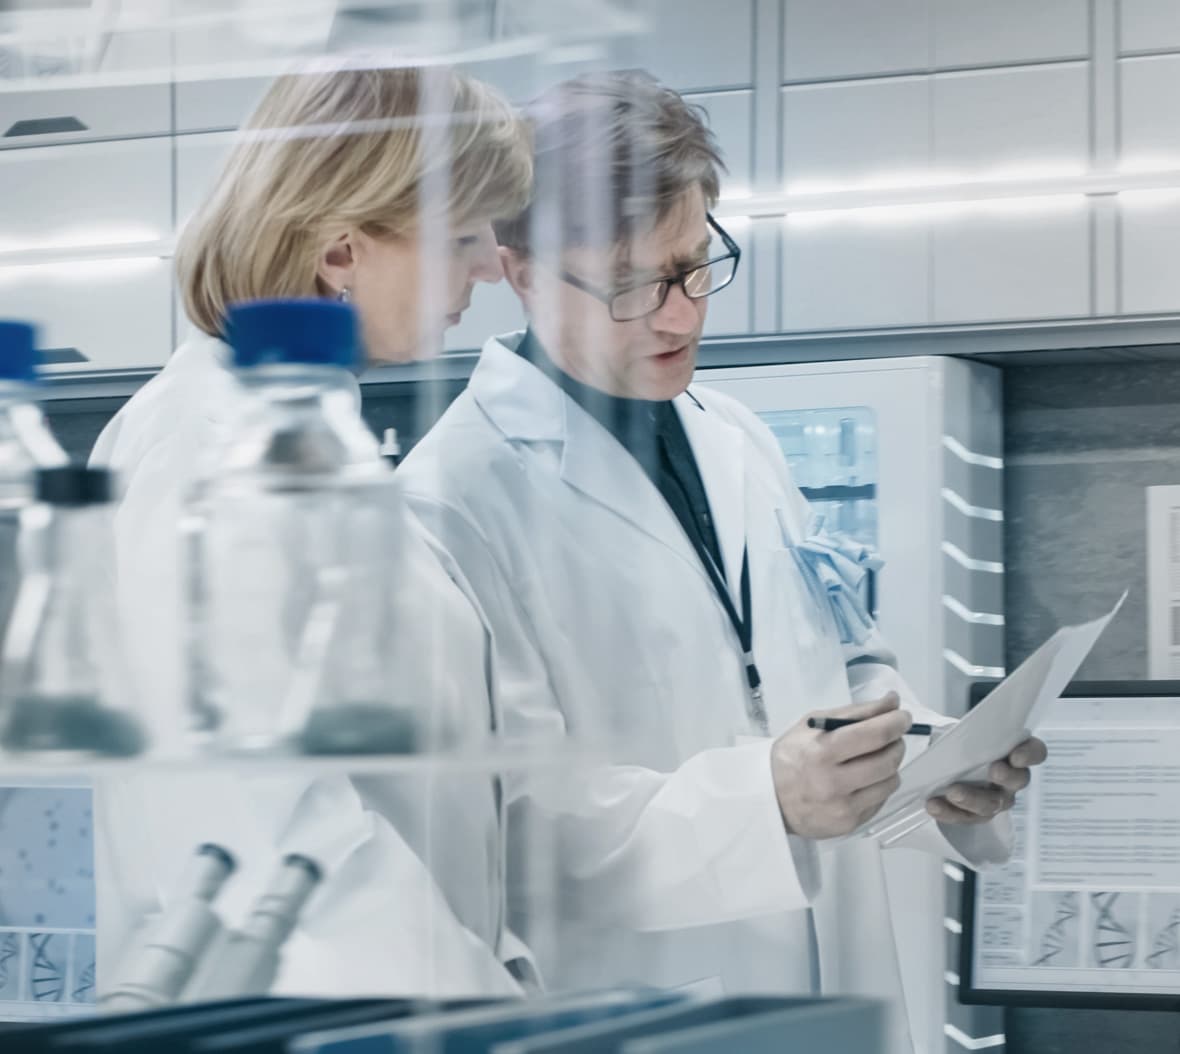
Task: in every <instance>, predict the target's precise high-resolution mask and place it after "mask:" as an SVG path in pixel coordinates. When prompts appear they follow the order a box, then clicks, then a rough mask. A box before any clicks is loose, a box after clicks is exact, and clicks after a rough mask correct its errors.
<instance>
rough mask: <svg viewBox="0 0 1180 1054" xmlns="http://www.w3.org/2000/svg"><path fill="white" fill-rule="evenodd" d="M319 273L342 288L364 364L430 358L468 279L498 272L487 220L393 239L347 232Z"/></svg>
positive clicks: (493, 277)
mask: <svg viewBox="0 0 1180 1054" xmlns="http://www.w3.org/2000/svg"><path fill="white" fill-rule="evenodd" d="M320 273H321V275H322V277H323V278H324V279H325V281H326V282H327V283H328V285H329V286H330V287H331V288H333V289H337V290H339V289H347V290H348V293H349V299H350V300H351V302H352V304H353V306H354V307H355V308H356V311H357V314H358V316H359V319H360V325H361V338H362V340H363V343H364V349H365V358H366V360H367V363H368V365H371V366H378V365H382V364H386V363H399V362H412V361H414V360H415V359H421V358H430V357H431V356H434V355H437V354H438V353H439V352H440V351H441V350H442V342H443V333H444V332H445V331H446V330H447V329H448V328H449V327H451V326H454V325H457V324H458V322H459V319H460V317H461V316H462V314H463V312H464V311H466V310H467V307H468V305H469V304H470V303H471V291H472V289H474V287H475V283H476V282H498V281H499V280H500V279H501V278H502V277H503V271H502V270H501V268H500V257H499V253H498V251H497V248H496V238H495V235H494V234H493V233H492V225H491V223H490V222H487V221H485V222H483V223H476V224H471V225H469V226H467V227H461V228H451V229H447V230H445V231H443V232H438V233H436V231H435V230H428V231H425V232H423V231H419V232H418V233H415V234H413V235H408V236H406V237H403V238H398V239H386V238H374V237H371V236H369V235H367V234H364V233H361V232H354V233H351V234H349V235H346V236H345V237H344V238H342V239H341V240H339V241H337V242H336V243H334V244H333V246H332V247H331V248H329V250H328V252H327V253H326V255H325V259H324V264H323V266H322V267H321V271H320Z"/></svg>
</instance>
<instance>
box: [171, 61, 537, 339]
mask: <svg viewBox="0 0 1180 1054" xmlns="http://www.w3.org/2000/svg"><path fill="white" fill-rule="evenodd" d="M350 61H351V62H352V63H353V64H351V65H349V64H341V63H337V64H328V65H327V66H326V68H322V67H321V68H318V69H309V70H305V71H302V72H299V73H293V74H289V75H287V76H283V77H280V78H279V79H278V80H276V81H275V83H274V84H273V85H272V86H271V88H270V90H269V91H268V92H267V93H266V96H265V97H264V98H263V100H262V102H261V103H260V104H259V106H258V109H257V110H256V111H255V113H254V115H253V116H252V117H251V119H250V120H249V121H248V122H247V124H246V126H245V128H244V130H243V133H242V138H241V141H240V142H239V143H238V145H237V146H236V147H235V149H234V151H233V153H232V154H231V155H230V158H229V160H228V162H227V163H226V165H225V168H224V169H223V170H222V172H221V176H220V179H219V180H218V182H217V185H216V186H215V188H214V189H213V192H212V193H211V194H210V196H209V197H208V198H207V199H206V201H205V203H204V204H203V206H202V207H201V209H200V210H199V211H198V212H197V214H196V215H195V216H194V217H193V219H192V220H191V222H190V223H189V224H188V225H187V227H186V228H185V230H184V233H183V235H182V236H181V239H180V243H179V245H178V247H177V253H176V267H177V278H178V281H179V285H180V291H181V294H182V296H183V297H184V306H185V311H186V313H187V314H188V316H189V318H190V319H191V320H192V321H193V322H194V323H196V325H197V326H199V327H200V328H201V329H202V330H204V331H205V332H206V333H209V334H211V335H213V336H217V335H220V333H221V332H222V330H223V328H224V323H225V315H226V309H227V307H228V305H229V304H231V303H234V302H235V301H240V300H254V299H257V298H259V297H278V296H289V297H290V296H308V297H309V296H319V295H327V294H329V293H330V292H331V290H327V289H323V288H321V285H322V283H321V282H320V281H319V279H318V277H317V270H318V266H319V258H320V253H321V252H322V251H323V250H324V249H325V248H326V247H327V245H328V244H330V243H331V241H332V240H334V239H335V238H336V237H338V236H339V235H340V234H343V233H345V232H347V231H349V230H360V231H363V232H364V233H366V234H368V235H370V236H372V237H378V238H398V237H402V236H405V235H408V234H412V233H414V231H415V229H416V228H418V226H419V225H420V224H421V223H422V222H432V221H434V220H438V221H441V222H447V223H449V224H451V225H452V226H456V227H457V226H462V225H465V224H467V223H471V222H475V221H480V222H486V221H489V220H494V219H498V218H500V217H502V216H511V215H514V214H516V213H517V212H518V211H519V210H520V209H521V208H522V207H523V206H524V204H525V203H526V202H527V200H528V194H529V186H530V182H531V176H532V162H531V157H530V149H529V139H528V133H527V130H526V129H525V127H524V124H523V122H522V121H521V120H520V119H519V118H518V116H517V115H516V114H515V113H514V112H513V111H512V108H511V107H510V106H509V105H508V103H507V102H506V101H505V100H504V99H503V98H502V97H501V96H500V95H499V94H498V93H497V92H496V91H494V90H493V89H492V88H489V87H488V86H487V85H485V84H482V83H480V82H479V81H477V80H474V79H472V78H471V77H468V76H465V75H464V74H462V73H458V72H456V71H453V70H449V69H446V68H443V67H429V68H418V67H402V68H382V67H380V66H377V65H375V64H373V63H365V62H363V60H362V61H361V62H357V60H355V59H354V60H350Z"/></svg>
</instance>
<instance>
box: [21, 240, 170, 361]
mask: <svg viewBox="0 0 1180 1054" xmlns="http://www.w3.org/2000/svg"><path fill="white" fill-rule="evenodd" d="M171 286H172V261H171V260H161V259H143V260H102V261H89V262H86V263H77V264H48V265H45V264H43V265H39V266H30V267H23V266H22V267H0V316H7V317H9V318H22V319H28V320H29V321H31V322H34V323H36V324H37V326H38V328H39V330H40V344H41V346H42V347H51V348H62V347H72V348H77V349H78V350H79V351H80V352H81V353H82V354H83V355H85V356H86V357H87V358H88V359H89V362H88V363H85V364H81V365H79V366H78V367H75V369H79V370H84V369H119V368H124V367H131V366H161V365H163V364H164V362H165V360H166V359H167V358H168V356H169V354H171V352H172V299H171V293H170V290H171Z"/></svg>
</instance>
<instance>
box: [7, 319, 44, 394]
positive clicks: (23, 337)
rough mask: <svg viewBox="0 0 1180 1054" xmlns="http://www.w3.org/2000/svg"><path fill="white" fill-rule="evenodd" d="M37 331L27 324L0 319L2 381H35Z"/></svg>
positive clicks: (37, 358) (37, 359)
mask: <svg viewBox="0 0 1180 1054" xmlns="http://www.w3.org/2000/svg"><path fill="white" fill-rule="evenodd" d="M36 344H37V331H36V330H35V329H34V328H33V327H32V326H31V325H29V323H27V322H6V321H4V320H3V319H0V380H4V381H35V380H36V379H37V365H38V361H39V357H38V355H37V350H36Z"/></svg>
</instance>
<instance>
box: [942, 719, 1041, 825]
mask: <svg viewBox="0 0 1180 1054" xmlns="http://www.w3.org/2000/svg"><path fill="white" fill-rule="evenodd" d="M1048 756H1049V749H1048V747H1046V746H1045V744H1044V743H1043V742H1041V740H1039V739H1037V738H1036V736H1032V737H1030V738H1029V739H1026V740H1025V741H1024V742H1023V743H1021V744H1020V746H1018V747H1017V748H1016V749H1015V750H1013V751H1012V753H1011V754H1009V755H1008V757H1007V758H1005V759H1004V760H1003V761H997V762H995V763H994V764H993V765H992V767H991V768H990V769H989V770H988V774H987V775H988V779H989V780H991V783H988V784H986V785H980V784H978V783H956V784H955V785H954V786H952V787H949V788H948V789H947V792H946V793H945V794H944V795H942V796H941V797H938V798H931V799H930V800H929V801H928V802H927V803H926V811H927V812H928V813H930V815H931V816H933V817H934V818H935V819H936V820H937V821H938V822H939V823H955V824H973V823H987V822H988V821H990V820H991V819H993V818H994V817H996V816H998V815H999V814H1000V813H1002V812H1006V811H1007V810H1008V809H1011V808H1012V806H1013V804H1014V803H1015V801H1016V795H1017V794H1019V793H1020V792H1021V791H1022V790H1024V788H1025V787H1027V786H1028V781H1029V778H1030V776H1029V771H1028V770H1029V769H1030V768H1032V767H1033V766H1034V765H1039V764H1041V762H1042V761H1044V760H1045V758H1047V757H1048Z"/></svg>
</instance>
